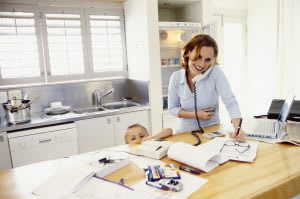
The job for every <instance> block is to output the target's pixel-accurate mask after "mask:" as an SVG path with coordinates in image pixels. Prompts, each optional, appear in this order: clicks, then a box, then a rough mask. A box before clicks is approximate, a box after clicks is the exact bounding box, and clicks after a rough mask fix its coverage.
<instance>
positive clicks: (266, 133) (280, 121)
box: [242, 91, 295, 139]
mask: <svg viewBox="0 0 300 199" xmlns="http://www.w3.org/2000/svg"><path fill="white" fill-rule="evenodd" d="M294 99H295V94H294V92H293V91H290V92H289V93H288V95H287V97H286V99H285V101H284V104H283V106H282V108H281V111H280V114H279V116H278V118H277V119H245V120H244V122H243V126H242V128H243V130H244V131H245V132H246V134H247V136H254V137H262V138H272V139H274V138H277V136H278V135H279V133H281V132H282V131H283V128H284V124H285V122H286V119H287V117H288V115H289V112H290V109H291V107H292V105H293V103H294Z"/></svg>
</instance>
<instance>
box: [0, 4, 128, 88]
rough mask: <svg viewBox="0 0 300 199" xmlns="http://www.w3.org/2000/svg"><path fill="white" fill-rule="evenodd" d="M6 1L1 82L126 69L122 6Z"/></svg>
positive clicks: (0, 18) (0, 20)
mask: <svg viewBox="0 0 300 199" xmlns="http://www.w3.org/2000/svg"><path fill="white" fill-rule="evenodd" d="M3 5H5V6H2V4H1V8H0V83H1V85H11V84H21V83H22V84H24V83H47V82H57V81H66V80H78V79H88V78H100V77H111V76H116V75H118V76H120V75H122V76H125V75H126V74H127V73H126V67H125V66H126V58H125V55H126V53H125V36H124V35H125V34H124V16H123V13H122V10H118V9H116V10H112V11H109V10H105V12H104V11H103V10H100V9H78V8H62V7H59V8H58V7H57V8H56V7H39V6H28V7H26V6H24V5H18V4H3Z"/></svg>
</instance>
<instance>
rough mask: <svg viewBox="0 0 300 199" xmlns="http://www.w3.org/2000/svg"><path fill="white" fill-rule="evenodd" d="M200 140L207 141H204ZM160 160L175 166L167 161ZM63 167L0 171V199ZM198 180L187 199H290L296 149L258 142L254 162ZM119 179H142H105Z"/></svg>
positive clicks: (10, 198) (299, 166)
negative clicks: (201, 185)
mask: <svg viewBox="0 0 300 199" xmlns="http://www.w3.org/2000/svg"><path fill="white" fill-rule="evenodd" d="M216 130H220V131H222V129H220V127H219V126H213V127H210V128H207V129H205V132H211V131H216ZM168 140H172V141H183V142H186V143H191V144H192V143H195V142H196V140H195V138H194V137H193V136H191V134H190V133H184V134H180V135H174V136H171V137H169V138H168ZM201 140H202V142H205V141H207V139H205V138H204V137H201ZM162 160H163V161H164V162H166V163H175V164H179V163H178V162H175V161H172V160H170V159H169V158H167V157H165V158H164V159H162ZM64 164H65V161H64V159H59V160H54V161H46V162H41V163H36V164H31V165H27V166H22V167H18V168H14V169H10V170H6V171H1V172H0V198H1V199H2V198H5V199H17V198H25V197H26V196H28V195H29V194H30V193H31V192H32V190H33V189H34V188H35V187H37V186H38V185H39V184H41V183H42V182H43V181H44V180H46V179H47V178H49V177H50V176H51V175H52V174H54V173H55V172H56V171H57V170H59V168H60V167H61V166H62V165H64ZM199 176H201V177H203V178H206V179H208V182H207V183H206V184H205V185H204V186H203V187H201V188H200V189H199V190H197V191H196V192H194V193H193V194H192V195H191V196H190V198H290V197H292V196H295V195H297V194H300V147H297V146H293V145H289V144H267V143H261V142H260V143H259V146H258V151H257V158H256V160H255V162H253V163H240V162H234V161H230V162H227V163H225V164H223V165H220V166H219V167H217V168H216V169H214V170H213V171H211V172H209V173H201V174H200V175H199ZM121 177H122V178H124V179H125V183H126V185H129V186H130V185H133V184H135V183H137V182H138V181H140V180H141V179H143V178H144V172H143V171H142V170H141V169H139V168H138V167H136V166H135V165H134V164H130V165H129V166H126V167H124V168H122V169H120V170H118V171H116V172H115V173H112V174H110V175H109V176H107V178H108V179H110V180H114V181H119V180H120V178H121ZM185 186H187V185H185Z"/></svg>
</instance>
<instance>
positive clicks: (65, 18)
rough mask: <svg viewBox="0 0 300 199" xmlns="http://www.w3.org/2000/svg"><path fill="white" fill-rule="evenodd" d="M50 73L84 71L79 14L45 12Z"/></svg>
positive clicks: (60, 73) (76, 72) (78, 72)
mask: <svg viewBox="0 0 300 199" xmlns="http://www.w3.org/2000/svg"><path fill="white" fill-rule="evenodd" d="M46 25H47V36H48V37H47V41H48V50H49V60H50V69H51V75H66V74H68V75H69V74H82V73H84V61H83V47H82V36H81V28H80V15H74V14H73V15H71V14H46Z"/></svg>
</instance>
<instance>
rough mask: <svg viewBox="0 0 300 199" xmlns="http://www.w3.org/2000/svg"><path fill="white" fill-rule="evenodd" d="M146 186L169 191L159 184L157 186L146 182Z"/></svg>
mask: <svg viewBox="0 0 300 199" xmlns="http://www.w3.org/2000/svg"><path fill="white" fill-rule="evenodd" d="M146 185H150V186H152V187H155V188H158V189H161V190H169V188H168V187H166V186H164V185H161V184H158V183H155V182H149V181H146Z"/></svg>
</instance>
